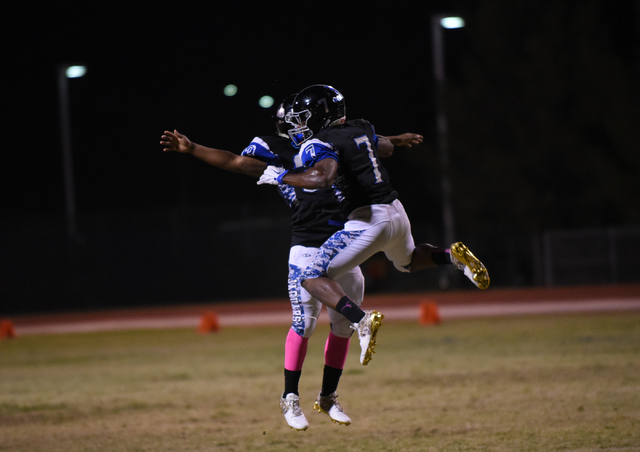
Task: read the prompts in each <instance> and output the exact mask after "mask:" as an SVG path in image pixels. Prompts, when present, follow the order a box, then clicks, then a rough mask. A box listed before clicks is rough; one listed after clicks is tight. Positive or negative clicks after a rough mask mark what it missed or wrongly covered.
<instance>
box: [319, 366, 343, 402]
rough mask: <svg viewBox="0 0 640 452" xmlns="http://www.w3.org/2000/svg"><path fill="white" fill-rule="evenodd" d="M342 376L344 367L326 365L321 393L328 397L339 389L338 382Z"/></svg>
mask: <svg viewBox="0 0 640 452" xmlns="http://www.w3.org/2000/svg"><path fill="white" fill-rule="evenodd" d="M341 376H342V369H336V368H335V367H330V366H327V365H326V364H325V365H324V374H323V376H322V391H321V392H320V395H321V396H322V397H326V396H328V395H331V394H333V393H334V392H336V389H338V383H339V382H340V377H341Z"/></svg>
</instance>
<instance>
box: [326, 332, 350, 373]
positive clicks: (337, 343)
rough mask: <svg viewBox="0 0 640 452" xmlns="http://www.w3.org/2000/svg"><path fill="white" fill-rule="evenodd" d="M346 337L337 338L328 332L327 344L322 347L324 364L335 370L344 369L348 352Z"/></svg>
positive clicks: (347, 339)
mask: <svg viewBox="0 0 640 452" xmlns="http://www.w3.org/2000/svg"><path fill="white" fill-rule="evenodd" d="M349 339H350V338H348V337H338V336H336V335H335V334H333V332H329V337H328V338H327V343H326V345H325V347H324V363H325V364H326V365H327V366H329V367H333V368H335V369H344V363H345V362H346V361H347V352H348V351H349Z"/></svg>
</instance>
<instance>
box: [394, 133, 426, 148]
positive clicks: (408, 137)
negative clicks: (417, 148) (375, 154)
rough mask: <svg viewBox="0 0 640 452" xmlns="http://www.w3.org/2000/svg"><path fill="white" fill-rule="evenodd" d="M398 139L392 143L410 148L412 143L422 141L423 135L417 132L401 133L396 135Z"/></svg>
mask: <svg viewBox="0 0 640 452" xmlns="http://www.w3.org/2000/svg"><path fill="white" fill-rule="evenodd" d="M397 139H398V141H397V142H396V143H393V144H394V145H395V146H404V147H407V148H410V147H411V146H413V145H414V144H420V143H422V140H423V137H422V135H418V134H417V133H403V134H402V135H398V136H397Z"/></svg>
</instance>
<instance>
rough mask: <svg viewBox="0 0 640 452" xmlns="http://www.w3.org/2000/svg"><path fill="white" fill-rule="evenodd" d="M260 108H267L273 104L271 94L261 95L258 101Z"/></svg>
mask: <svg viewBox="0 0 640 452" xmlns="http://www.w3.org/2000/svg"><path fill="white" fill-rule="evenodd" d="M258 103H259V104H260V106H261V107H262V108H269V107H271V106H272V105H273V97H271V96H262V97H261V98H260V100H259V101H258Z"/></svg>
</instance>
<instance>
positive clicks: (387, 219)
mask: <svg viewBox="0 0 640 452" xmlns="http://www.w3.org/2000/svg"><path fill="white" fill-rule="evenodd" d="M286 120H287V121H288V122H290V123H291V124H292V125H293V126H294V127H293V128H292V129H291V130H289V135H290V137H291V139H292V140H293V143H294V144H295V145H297V146H300V153H299V154H300V155H299V157H300V160H301V162H302V164H303V165H304V166H305V167H307V168H308V169H307V170H305V171H303V172H296V173H293V172H290V171H289V172H288V171H285V170H283V169H282V168H278V167H276V166H269V167H268V168H267V169H266V170H265V172H264V174H263V175H262V176H261V178H260V180H259V181H258V184H272V185H280V184H287V185H290V186H292V187H298V188H300V187H302V188H308V189H320V188H327V187H333V188H334V190H335V192H336V196H337V198H338V200H339V202H340V205H341V208H342V210H343V213H344V215H345V216H346V217H347V222H346V224H345V228H344V229H343V230H341V231H338V232H336V233H335V234H334V235H333V236H331V237H330V238H329V239H328V240H327V241H326V242H325V243H324V244H323V245H322V246H321V247H320V250H319V252H318V254H317V255H316V258H314V260H313V262H312V264H311V265H310V266H309V267H308V268H307V269H306V270H305V271H304V272H303V274H302V275H301V281H302V286H303V287H304V288H305V289H306V290H307V291H309V292H310V293H311V295H312V296H314V297H316V298H318V299H319V300H320V301H321V302H322V303H323V304H325V305H326V306H328V307H330V308H333V309H335V310H336V311H338V312H340V313H341V314H343V315H344V316H345V317H347V318H348V319H349V320H350V321H351V322H353V323H354V324H355V325H356V329H357V330H358V335H359V339H360V345H361V348H362V354H361V357H360V360H361V362H362V364H367V363H368V362H369V360H370V359H371V355H372V353H373V352H374V347H375V345H376V335H377V332H378V329H379V328H380V326H381V322H382V319H383V318H384V316H383V315H382V314H381V313H379V312H378V311H367V312H365V311H363V310H362V309H360V307H359V306H358V305H357V303H355V302H354V301H353V300H351V299H350V297H349V296H348V294H346V293H345V292H344V291H343V290H342V288H341V287H340V285H339V284H337V283H336V282H335V279H336V278H337V277H338V276H339V275H341V274H342V273H343V272H345V271H348V270H349V269H351V268H353V267H355V266H358V265H360V264H362V263H363V262H364V261H365V260H367V259H368V258H370V257H371V256H373V255H374V254H375V253H377V252H380V251H382V252H384V253H385V254H386V256H387V258H388V259H389V260H390V261H392V262H393V264H394V266H395V267H396V268H398V269H399V270H400V271H404V272H413V271H419V270H423V269H426V268H430V267H433V266H435V265H445V264H453V265H455V266H456V267H457V268H459V269H460V270H462V271H464V273H465V275H466V276H467V277H468V278H469V279H470V280H471V281H472V282H473V283H474V284H475V285H476V286H477V287H479V288H481V289H486V288H487V287H488V286H489V281H490V280H489V274H488V272H487V269H486V268H485V266H484V265H483V264H482V262H480V260H478V259H477V258H476V257H475V256H474V255H473V254H472V253H471V252H470V251H469V249H468V248H467V247H466V246H465V245H463V244H462V243H460V242H457V243H454V244H452V245H451V246H450V248H446V249H445V248H439V247H435V246H433V245H429V244H420V245H417V246H416V245H415V242H414V240H413V237H412V235H411V224H410V222H409V218H408V217H407V214H406V212H405V211H404V208H403V206H402V203H401V202H400V200H399V199H398V194H397V192H396V191H395V190H393V187H392V186H391V184H390V182H389V175H388V173H387V171H386V169H385V168H384V166H383V165H382V162H381V161H380V159H379V157H380V154H381V153H382V152H386V150H387V149H388V148H389V147H390V146H392V145H391V143H390V142H389V140H387V139H386V138H384V137H382V136H379V135H377V134H376V132H375V130H374V128H373V126H372V125H371V124H370V123H369V122H367V121H365V120H362V119H356V120H351V121H346V112H345V104H344V97H343V95H342V94H341V93H340V92H339V91H338V90H336V89H335V88H333V87H331V86H328V85H313V86H310V87H307V88H305V89H304V90H302V91H300V92H299V93H298V95H297V96H296V99H295V100H294V103H293V109H292V111H291V112H290V113H288V114H287V117H286Z"/></svg>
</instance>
